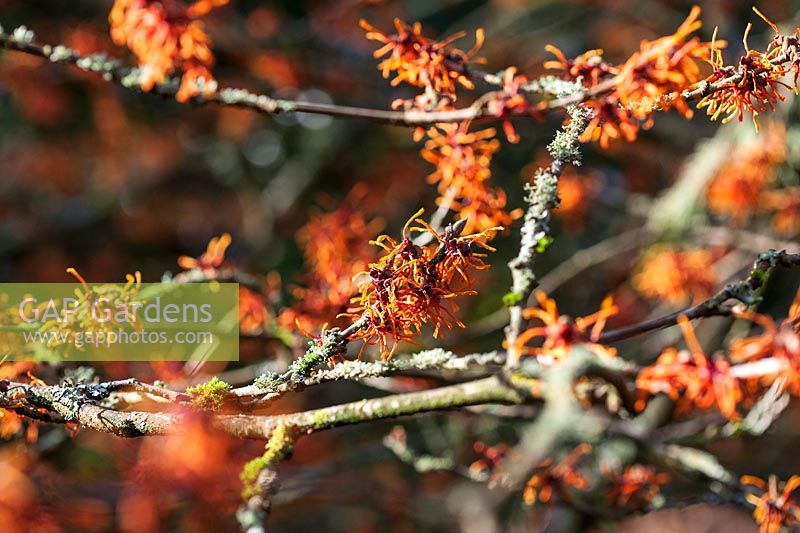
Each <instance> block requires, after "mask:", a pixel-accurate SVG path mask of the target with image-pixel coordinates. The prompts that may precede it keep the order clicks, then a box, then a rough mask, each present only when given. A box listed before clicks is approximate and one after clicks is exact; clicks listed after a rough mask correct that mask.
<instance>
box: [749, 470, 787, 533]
mask: <svg viewBox="0 0 800 533" xmlns="http://www.w3.org/2000/svg"><path fill="white" fill-rule="evenodd" d="M741 482H742V484H743V485H745V486H748V485H749V486H752V487H755V488H756V489H757V490H760V491H762V494H761V495H760V496H759V495H757V494H755V493H754V492H747V493H746V494H745V498H746V499H747V501H748V502H749V503H750V504H752V505H753V506H754V507H755V509H754V511H753V518H755V520H756V523H757V524H759V526H760V528H759V532H760V533H780V532H781V531H783V528H784V527H787V528H794V527H797V525H800V507H798V505H797V501H796V500H795V498H794V497H793V494H794V492H795V491H796V490H797V489H798V488H800V476H792V477H791V478H789V480H788V481H786V482H785V483H784V482H780V481H778V478H776V477H775V476H770V477H769V481H764V480H763V479H760V478H757V477H755V476H742V479H741Z"/></svg>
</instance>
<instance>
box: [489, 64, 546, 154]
mask: <svg viewBox="0 0 800 533" xmlns="http://www.w3.org/2000/svg"><path fill="white" fill-rule="evenodd" d="M501 79H502V88H501V89H500V90H499V91H494V92H492V93H489V94H488V95H487V96H486V98H487V100H488V101H487V103H486V109H487V111H488V112H489V113H490V114H491V115H493V116H495V117H508V116H513V115H533V114H534V112H535V109H534V107H532V106H531V105H530V104H529V103H528V100H527V98H525V96H524V95H523V94H522V92H521V91H522V88H523V87H524V86H525V85H526V84H527V83H528V78H527V77H526V76H522V75H520V74H517V68H516V67H508V68H507V69H505V70H504V71H503V75H502V78H501ZM503 133H505V135H506V139H508V142H510V143H514V144H516V143H518V142H519V135H517V132H516V131H514V126H512V125H511V121H509V120H505V121H503Z"/></svg>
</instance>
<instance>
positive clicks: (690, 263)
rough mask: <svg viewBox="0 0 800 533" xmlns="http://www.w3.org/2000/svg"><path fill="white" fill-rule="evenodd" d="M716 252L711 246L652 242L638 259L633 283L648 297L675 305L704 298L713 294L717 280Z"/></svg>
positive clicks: (638, 290)
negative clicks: (677, 246) (692, 247)
mask: <svg viewBox="0 0 800 533" xmlns="http://www.w3.org/2000/svg"><path fill="white" fill-rule="evenodd" d="M715 256H716V253H712V252H710V251H708V250H701V249H696V250H675V249H673V248H671V247H669V246H666V245H655V246H651V247H650V249H649V250H647V252H646V253H645V254H644V256H643V257H642V259H641V261H640V263H639V269H638V273H637V274H636V275H635V276H634V278H633V286H634V288H635V289H636V290H637V292H639V293H640V294H642V295H643V296H645V297H648V298H653V299H660V300H664V301H666V302H669V303H670V304H672V305H676V306H681V305H685V304H686V302H687V301H693V302H699V301H701V300H705V299H706V298H708V297H709V296H711V295H712V294H713V292H714V288H715V287H716V285H717V281H718V276H717V273H716V270H715V269H714V259H715Z"/></svg>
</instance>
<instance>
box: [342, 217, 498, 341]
mask: <svg viewBox="0 0 800 533" xmlns="http://www.w3.org/2000/svg"><path fill="white" fill-rule="evenodd" d="M422 212H423V210H420V211H418V212H417V213H416V214H415V215H414V216H412V217H411V218H410V219H409V220H408V222H407V223H406V225H405V227H404V228H403V238H402V240H400V242H397V241H396V240H395V239H393V238H392V237H389V236H388V235H382V236H380V237H378V239H376V240H375V241H374V244H376V245H377V246H380V247H381V248H382V249H383V250H384V251H385V252H386V253H385V255H384V256H383V257H381V259H380V260H379V261H378V262H376V263H372V264H370V265H369V270H368V271H365V272H362V273H361V275H360V276H359V277H360V278H361V280H363V281H361V284H362V285H361V295H360V296H358V297H355V298H353V303H354V304H356V305H355V306H354V307H352V308H351V309H349V310H348V311H347V313H344V314H343V316H346V317H348V318H350V319H352V320H354V321H360V324H361V326H362V327H361V328H360V329H359V330H358V331H357V332H356V333H354V334H353V335H352V336H351V337H350V339H351V340H363V341H364V342H365V345H369V344H377V345H378V346H379V347H380V350H381V353H382V354H383V355H384V356H386V357H391V355H392V353H394V350H395V349H396V347H397V343H398V342H399V341H412V342H413V339H414V338H415V337H417V336H418V335H419V334H420V332H421V327H422V325H423V324H425V323H428V322H430V323H431V324H432V325H433V328H434V330H433V335H434V336H435V337H438V336H439V334H440V332H441V330H442V329H443V328H448V329H450V328H452V327H453V325H456V326H458V327H464V325H463V324H462V323H461V321H460V320H458V318H457V317H456V316H455V314H454V313H455V312H456V311H457V310H458V306H457V305H456V304H455V302H454V301H453V299H454V298H456V297H458V296H463V295H474V294H476V293H475V291H473V290H472V289H471V285H472V280H471V277H470V275H471V272H472V271H475V270H484V269H487V268H489V267H488V265H486V264H485V263H484V262H483V260H482V258H483V257H485V255H486V254H483V253H479V252H477V251H476V249H477V248H483V249H485V250H489V251H494V249H493V248H492V247H490V246H489V245H488V244H486V241H488V240H490V239H491V238H492V237H493V236H494V233H495V232H496V231H498V230H501V229H502V228H487V229H485V230H484V231H482V232H480V233H473V234H469V235H461V230H462V229H463V222H460V223H456V224H454V225H453V226H448V227H447V228H445V230H444V231H442V232H437V231H436V230H435V229H433V228H432V227H431V226H430V225H429V224H427V223H426V222H425V221H424V220H422V219H421V218H420V216H421V215H422ZM415 222H416V223H417V224H419V226H413V227H412V224H413V223H415ZM412 231H413V232H420V233H424V232H430V233H431V234H432V235H434V236H435V237H436V241H437V242H438V246H437V247H435V248H434V247H432V246H417V245H415V244H414V243H413V242H412V240H411V237H410V233H411V232H412ZM390 339H392V346H391V347H390Z"/></svg>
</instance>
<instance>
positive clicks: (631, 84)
mask: <svg viewBox="0 0 800 533" xmlns="http://www.w3.org/2000/svg"><path fill="white" fill-rule="evenodd" d="M699 16H700V8H699V7H697V6H695V7H694V8H692V10H691V12H690V13H689V16H688V17H687V18H686V20H685V21H684V22H683V24H681V25H680V27H679V28H678V29H677V30H676V31H675V33H674V34H672V35H668V36H666V37H661V38H659V39H656V40H654V41H642V43H641V45H640V46H639V51H638V52H636V53H635V54H633V55H632V56H631V57H630V58H628V60H627V61H626V62H625V63H623V64H622V65H619V66H614V65H611V64H609V63H607V62H606V61H605V60H604V59H603V51H602V50H600V49H597V50H589V51H588V52H585V53H584V54H581V55H580V56H578V57H577V58H575V59H574V60H570V59H567V58H566V56H565V55H564V54H563V53H562V52H561V50H559V49H558V48H556V47H554V46H552V45H548V46H546V47H545V49H546V50H547V51H548V52H550V53H552V54H553V55H555V56H556V59H555V60H551V61H547V62H545V64H544V66H545V68H548V69H551V70H558V71H560V75H561V77H562V78H564V79H567V80H571V81H576V80H577V79H578V78H580V79H582V81H583V84H584V85H585V86H586V87H587V88H588V89H590V91H591V90H592V89H596V93H597V94H598V96H597V97H596V98H590V99H588V100H587V101H586V102H584V103H585V104H586V105H587V106H588V107H590V108H591V109H592V110H593V111H594V119H593V120H592V121H591V123H590V124H589V127H588V128H587V129H586V131H585V132H584V133H583V135H582V136H581V141H584V142H587V141H597V142H599V143H600V146H601V147H602V148H607V147H608V146H609V143H610V142H611V141H613V140H616V139H625V140H626V141H627V142H633V141H635V140H636V137H637V135H638V132H639V128H640V127H641V128H644V129H647V128H650V127H651V126H652V124H653V114H654V112H655V111H657V110H660V111H665V110H668V109H670V108H672V107H675V108H676V109H677V110H678V111H679V112H680V113H681V114H682V115H683V116H684V117H685V118H689V117H691V114H692V112H691V110H690V109H689V108H688V106H687V105H686V103H685V102H684V101H683V100H682V99H680V98H679V97H678V94H679V93H680V91H682V90H684V89H686V88H688V87H689V86H691V85H692V84H693V83H695V82H697V81H699V80H700V79H701V69H700V65H699V63H700V61H701V59H703V58H704V57H705V56H707V55H708V54H709V53H710V51H711V43H707V42H702V41H700V39H699V38H697V37H690V34H692V33H694V32H695V31H697V30H698V29H699V28H700V27H701V26H702V24H701V23H700V21H699V20H698V17H699ZM723 44H724V43H722V42H720V43H718V45H720V46H721V45H723ZM603 93H605V94H603ZM601 95H602V96H601Z"/></svg>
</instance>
